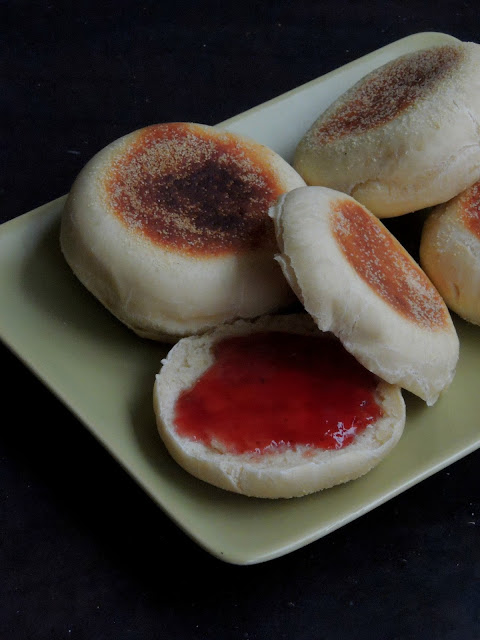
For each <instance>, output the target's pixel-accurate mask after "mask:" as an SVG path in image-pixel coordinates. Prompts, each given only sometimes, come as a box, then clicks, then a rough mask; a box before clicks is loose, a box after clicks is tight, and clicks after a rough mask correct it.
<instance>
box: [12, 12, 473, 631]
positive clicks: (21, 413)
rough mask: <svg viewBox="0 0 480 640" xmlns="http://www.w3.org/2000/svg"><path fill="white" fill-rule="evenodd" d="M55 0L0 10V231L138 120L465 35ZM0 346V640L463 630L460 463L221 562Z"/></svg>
mask: <svg viewBox="0 0 480 640" xmlns="http://www.w3.org/2000/svg"><path fill="white" fill-rule="evenodd" d="M71 4H72V6H74V7H75V8H74V9H71V8H67V7H69V5H70V3H67V2H64V3H59V2H54V1H52V2H5V1H4V2H1V3H0V25H1V26H0V43H1V45H0V46H1V63H2V77H1V87H0V95H1V96H2V99H1V103H2V107H1V108H2V114H1V120H0V122H1V127H2V145H1V149H2V168H1V199H2V204H1V208H0V220H1V221H2V222H3V221H6V220H9V219H11V218H14V217H15V216H18V215H21V214H23V213H25V212H26V211H29V210H30V209H32V208H34V207H36V206H38V205H41V204H43V203H45V202H48V201H50V200H52V199H54V198H56V197H57V196H60V195H62V194H64V193H66V192H67V191H68V190H69V188H70V185H71V183H72V181H73V180H74V178H75V176H76V174H77V173H78V171H79V170H80V169H81V167H82V166H83V165H84V163H85V162H86V161H87V160H88V159H89V158H90V157H91V156H92V155H93V154H94V153H95V152H96V151H98V150H99V149H100V148H102V147H103V146H105V145H106V144H107V143H109V142H111V141H112V140H114V139H115V138H117V137H119V136H120V135H122V134H124V133H128V132H130V131H132V130H134V129H136V128H139V127H141V126H144V125H147V124H152V123H155V122H162V121H171V120H177V121H183V120H190V121H197V122H203V123H206V124H214V123H216V122H219V121H221V120H223V119H225V118H227V117H230V116H232V115H234V114H236V113H239V112H241V111H244V110H245V109H247V108H249V107H252V106H254V105H256V104H259V103H261V102H264V101H265V100H267V99H269V98H273V97H275V96H276V95H279V94H281V93H283V92H284V91H287V90H288V89H292V88H294V87H296V86H298V85H300V84H302V83H304V82H306V81H308V80H311V79H313V78H315V77H317V76H320V75H322V74H323V73H325V72H327V71H330V70H332V69H334V68H336V67H338V66H340V65H342V64H344V63H346V62H349V61H351V60H354V59H356V58H358V57H359V56H361V55H363V54H366V53H368V52H370V51H373V50H375V49H377V48H379V47H380V46H382V45H385V44H388V43H390V42H393V41H395V40H397V39H399V38H401V37H403V36H407V35H410V34H412V33H416V32H420V31H442V32H445V33H450V34H452V35H454V36H457V37H459V38H461V39H464V40H476V41H480V29H479V26H480V22H479V19H478V7H477V4H476V3H474V2H452V1H449V0H439V1H438V2H435V3H422V5H421V6H420V7H419V6H417V3H413V2H394V1H392V0H386V1H383V2H370V3H365V4H363V3H358V2H354V1H353V0H352V1H348V0H330V1H329V2H313V1H310V2H285V1H278V0H277V1H276V2H266V3H250V2H244V3H240V2H237V3H236V4H235V5H233V6H232V7H230V6H229V5H227V4H225V3H222V2H198V3H195V2H181V1H177V2H176V3H171V4H170V3H169V4H168V5H164V4H162V3H159V2H158V3H157V2H116V3H106V2H104V3H102V2H95V3H94V2H92V3H86V2H78V3H71ZM479 73H480V69H479ZM0 304H8V301H7V300H2V301H0ZM1 353H2V363H3V367H2V369H3V372H4V374H6V378H5V379H4V383H3V393H2V398H3V409H4V414H3V419H2V421H1V424H2V429H1V431H0V457H1V458H0V474H1V477H0V493H1V496H2V508H1V515H0V518H1V522H0V536H1V538H0V545H1V546H0V568H1V576H2V585H1V590H0V638H2V639H5V640H8V639H14V640H17V639H27V638H28V639H29V638H32V639H44V638H45V639H46V638H48V639H50V638H51V639H56V638H72V639H74V638H78V639H80V638H82V639H83V638H85V639H88V640H95V639H97V638H98V639H102V640H103V639H110V638H112V639H115V640H123V639H128V640H130V639H132V640H133V639H135V640H137V639H139V640H140V639H141V640H143V639H147V640H148V639H150V638H155V639H156V638H186V639H190V638H191V639H197V638H198V639H200V638H215V639H217V638H222V639H223V638H225V639H230V638H232V639H233V638H238V639H243V640H246V639H248V640H254V639H263V638H278V639H281V638H295V639H302V640H303V639H310V638H311V639H314V640H321V639H338V638H342V639H343V638H348V639H350V638H352V639H360V638H368V639H369V638H382V639H394V638H395V639H399V640H400V639H404V638H408V639H413V638H440V639H448V640H454V639H455V640H456V639H459V640H460V639H462V640H465V639H467V640H469V639H477V638H479V637H480V544H479V531H480V517H479V516H480V489H479V483H478V467H479V463H480V452H477V453H474V454H472V455H470V456H468V457H467V458H464V459H463V460H461V461H460V462H458V463H456V464H455V465H453V466H451V467H449V468H448V469H447V470H445V471H442V472H440V473H438V474H437V475H435V476H434V477H432V478H431V479H429V480H427V481H425V482H423V483H422V484H421V485H418V486H416V487H414V488H413V489H410V490H409V491H407V492H406V493H404V494H402V495H401V496H399V497H398V498H396V499H394V500H392V501H390V502H389V503H388V504H386V505H384V506H382V507H381V508H378V509H376V510H375V511H374V512H372V513H370V514H368V515H366V516H364V517H362V518H360V519H359V520H356V521H355V522H353V523H351V524H350V525H348V526H346V527H344V528H343V529H341V530H339V531H337V532H335V533H333V534H331V535H329V536H328V537H326V538H324V539H322V540H319V541H317V542H315V543H313V544H311V545H309V546H307V547H305V548H303V549H301V550H299V551H296V552H294V553H292V554H290V555H288V556H285V557H283V558H280V559H277V560H273V561H271V562H268V563H265V564H261V565H256V566H251V567H237V566H233V565H228V564H225V563H222V562H220V561H219V560H216V559H214V558H212V557H211V556H209V555H208V554H206V553H205V552H204V551H202V550H201V549H200V548H198V547H197V546H196V545H195V544H194V543H193V542H191V541H190V540H189V539H188V538H187V537H186V536H185V535H184V534H183V533H181V532H180V531H179V530H178V529H177V528H176V526H175V525H174V524H172V523H171V522H170V520H169V519H168V518H167V517H166V516H165V515H164V514H163V513H162V512H161V511H160V510H159V509H158V508H157V507H156V506H155V505H154V503H153V502H151V501H150V499H149V498H148V497H147V496H146V495H145V494H144V493H143V492H142V491H141V490H140V489H139V488H138V487H137V485H136V484H135V483H134V482H133V481H132V480H131V479H130V477H129V476H127V475H126V474H125V472H124V471H123V470H122V469H121V468H120V467H119V465H118V464H117V463H116V462H115V461H114V460H113V459H112V458H111V457H110V456H109V455H108V454H107V453H106V451H104V449H103V448H102V447H101V446H100V445H99V444H98V443H97V442H96V441H95V440H94V439H93V437H92V436H90V434H89V433H88V432H87V430H86V429H85V428H84V427H83V426H82V425H81V424H80V423H79V422H78V421H77V420H76V419H75V418H74V417H73V416H72V415H71V414H70V413H69V411H68V410H67V409H65V408H64V407H63V405H61V404H60V403H59V402H58V401H57V400H56V399H55V398H54V397H53V396H52V395H51V394H50V393H49V392H48V391H47V390H46V389H45V388H44V387H43V386H42V384H41V383H40V382H39V381H37V380H36V378H35V377H34V376H33V375H32V374H31V373H30V372H29V371H28V370H27V369H26V368H25V367H24V366H23V365H22V364H21V363H20V362H19V361H18V360H17V359H16V358H15V357H14V356H12V355H11V354H10V353H9V352H8V351H7V349H5V348H4V347H1ZM452 428H454V425H452ZM209 581H210V583H209Z"/></svg>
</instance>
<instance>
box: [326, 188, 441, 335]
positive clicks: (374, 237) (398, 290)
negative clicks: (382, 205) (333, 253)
mask: <svg viewBox="0 0 480 640" xmlns="http://www.w3.org/2000/svg"><path fill="white" fill-rule="evenodd" d="M330 224H331V228H332V231H333V235H334V237H335V240H336V242H337V244H338V246H339V247H340V249H341V250H342V252H343V253H344V255H345V257H346V258H347V259H348V262H349V263H350V265H351V266H352V267H353V268H354V269H355V271H356V272H357V273H358V275H359V276H360V277H361V278H362V279H363V280H364V281H365V282H366V283H367V284H368V285H369V286H370V287H371V288H372V289H374V290H375V292H376V293H377V294H378V295H379V296H381V298H383V300H385V301H386V302H388V303H389V304H390V305H391V306H392V307H393V308H394V309H396V310H397V311H398V312H399V313H401V314H402V315H403V316H404V317H406V318H408V319H409V320H412V321H413V322H415V323H416V324H419V325H420V326H423V327H428V328H431V329H436V328H438V329H440V328H444V327H445V326H446V325H447V324H448V317H449V316H448V311H447V309H446V307H445V305H444V303H443V300H442V298H441V297H440V295H439V293H438V292H437V290H436V289H435V287H434V286H433V285H432V283H431V282H430V280H429V279H428V278H427V276H426V275H425V273H424V272H423V271H422V270H421V269H420V267H419V266H418V265H417V264H416V263H415V262H414V260H413V259H412V258H411V257H410V256H409V254H408V253H407V252H406V251H405V250H404V249H403V247H402V246H401V244H400V243H399V242H398V241H397V240H396V239H395V238H394V237H393V236H392V235H391V234H390V233H389V232H388V231H387V230H386V228H385V227H384V226H383V224H382V223H381V222H380V221H379V220H378V219H377V218H375V217H373V216H371V215H370V214H369V213H368V212H367V211H366V210H365V209H364V208H363V207H362V206H361V205H359V204H358V203H356V202H352V201H351V200H339V201H337V203H336V205H335V206H334V207H333V208H332V215H331V218H330Z"/></svg>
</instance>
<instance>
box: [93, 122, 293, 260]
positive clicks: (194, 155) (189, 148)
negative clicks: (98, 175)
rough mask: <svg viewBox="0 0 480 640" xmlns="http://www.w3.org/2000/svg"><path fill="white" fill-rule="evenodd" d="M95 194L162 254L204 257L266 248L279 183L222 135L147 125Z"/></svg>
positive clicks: (254, 156) (252, 153)
mask: <svg viewBox="0 0 480 640" xmlns="http://www.w3.org/2000/svg"><path fill="white" fill-rule="evenodd" d="M103 190H104V193H105V194H106V204H107V207H108V208H109V209H110V210H111V211H113V212H114V213H115V214H116V215H117V216H118V217H119V218H120V219H121V220H122V222H124V223H125V224H126V225H128V226H129V227H130V228H133V229H137V230H138V232H140V233H142V234H144V235H145V236H147V237H148V238H149V239H150V240H151V241H153V242H155V243H156V244H159V245H162V246H163V247H164V248H166V249H169V248H170V249H172V250H175V251H180V252H181V253H185V254H188V255H196V256H204V257H208V256H214V255H221V254H225V253H229V252H238V251H240V252H241V251H248V250H253V249H258V248H262V247H271V248H273V246H274V232H273V227H272V225H271V221H270V219H269V218H268V208H269V206H270V205H271V204H272V203H273V202H274V201H275V200H276V198H277V197H278V196H279V195H280V193H281V192H282V189H281V184H279V180H278V179H277V178H276V176H275V174H274V172H273V170H271V169H270V168H268V166H266V161H265V159H264V158H262V157H261V155H260V153H259V152H258V151H256V150H255V148H254V147H248V146H246V145H245V144H244V143H243V142H242V141H239V139H238V138H237V137H236V136H235V135H233V134H229V133H227V132H221V131H213V132H212V133H210V132H206V131H205V130H203V129H201V128H200V127H196V126H195V125H186V124H184V123H170V124H165V125H154V126H152V127H147V128H145V129H144V130H142V132H141V134H140V135H139V136H137V137H136V138H135V140H134V141H133V142H132V143H130V144H129V145H128V147H127V148H126V150H125V151H122V152H120V153H119V154H118V157H117V158H115V159H114V161H113V163H112V167H111V168H110V169H109V171H108V173H107V175H106V176H105V177H104V179H103Z"/></svg>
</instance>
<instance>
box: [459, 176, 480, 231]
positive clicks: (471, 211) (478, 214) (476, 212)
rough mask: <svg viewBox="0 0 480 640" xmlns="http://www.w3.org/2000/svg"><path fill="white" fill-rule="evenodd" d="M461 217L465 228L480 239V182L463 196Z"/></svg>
mask: <svg viewBox="0 0 480 640" xmlns="http://www.w3.org/2000/svg"><path fill="white" fill-rule="evenodd" d="M462 200H463V203H462V206H461V209H460V210H461V216H462V221H463V223H464V225H465V227H466V228H467V229H468V230H469V231H470V232H471V233H472V234H473V235H475V236H476V237H477V238H479V239H480V181H479V182H476V183H475V184H474V185H472V186H471V187H470V189H467V191H465V193H464V195H463V196H462Z"/></svg>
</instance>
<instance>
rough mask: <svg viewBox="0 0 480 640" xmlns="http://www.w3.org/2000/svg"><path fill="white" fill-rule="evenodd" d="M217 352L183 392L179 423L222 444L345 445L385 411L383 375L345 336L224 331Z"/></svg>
mask: <svg viewBox="0 0 480 640" xmlns="http://www.w3.org/2000/svg"><path fill="white" fill-rule="evenodd" d="M213 355H214V362H213V364H212V365H211V366H210V368H209V369H207V370H206V371H205V373H204V374H203V375H202V376H201V377H200V378H199V379H198V380H197V382H196V383H195V384H194V385H193V386H192V387H191V388H190V389H187V390H185V391H184V392H183V393H182V394H181V395H180V396H179V399H178V401H177V405H176V415H175V425H176V429H177V432H178V433H179V434H180V435H181V436H184V437H187V438H191V439H192V440H197V441H200V442H202V443H204V444H205V445H207V446H212V447H215V448H217V449H219V450H221V451H226V452H228V453H235V454H241V453H257V454H261V453H268V452H275V451H279V450H283V449H286V448H291V449H295V448H296V447H297V446H302V447H307V449H305V453H306V455H308V453H309V451H312V449H315V448H321V449H340V448H342V447H344V446H346V445H348V444H349V443H351V442H352V441H353V439H354V438H355V436H357V435H358V434H360V433H361V432H362V431H364V430H365V429H366V427H367V426H368V425H369V424H371V423H373V422H376V421H377V420H378V418H379V417H380V416H381V415H382V410H381V408H380V406H379V405H378V404H377V402H376V401H375V397H374V394H375V389H376V387H377V383H378V380H377V378H376V377H375V376H374V375H373V374H372V373H370V372H369V371H367V370H366V369H365V368H364V367H363V366H362V365H361V364H360V363H359V362H357V361H356V360H355V358H354V357H353V356H352V355H351V354H349V353H348V352H347V351H346V350H345V349H344V347H343V346H342V345H341V344H340V343H339V342H338V341H337V340H334V339H329V338H324V337H321V336H319V337H316V336H305V335H297V334H293V333H286V332H275V331H272V332H264V333H253V334H250V335H247V336H234V337H229V338H224V339H223V340H221V341H219V342H218V343H217V344H215V345H214V347H213ZM312 452H313V451H312Z"/></svg>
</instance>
